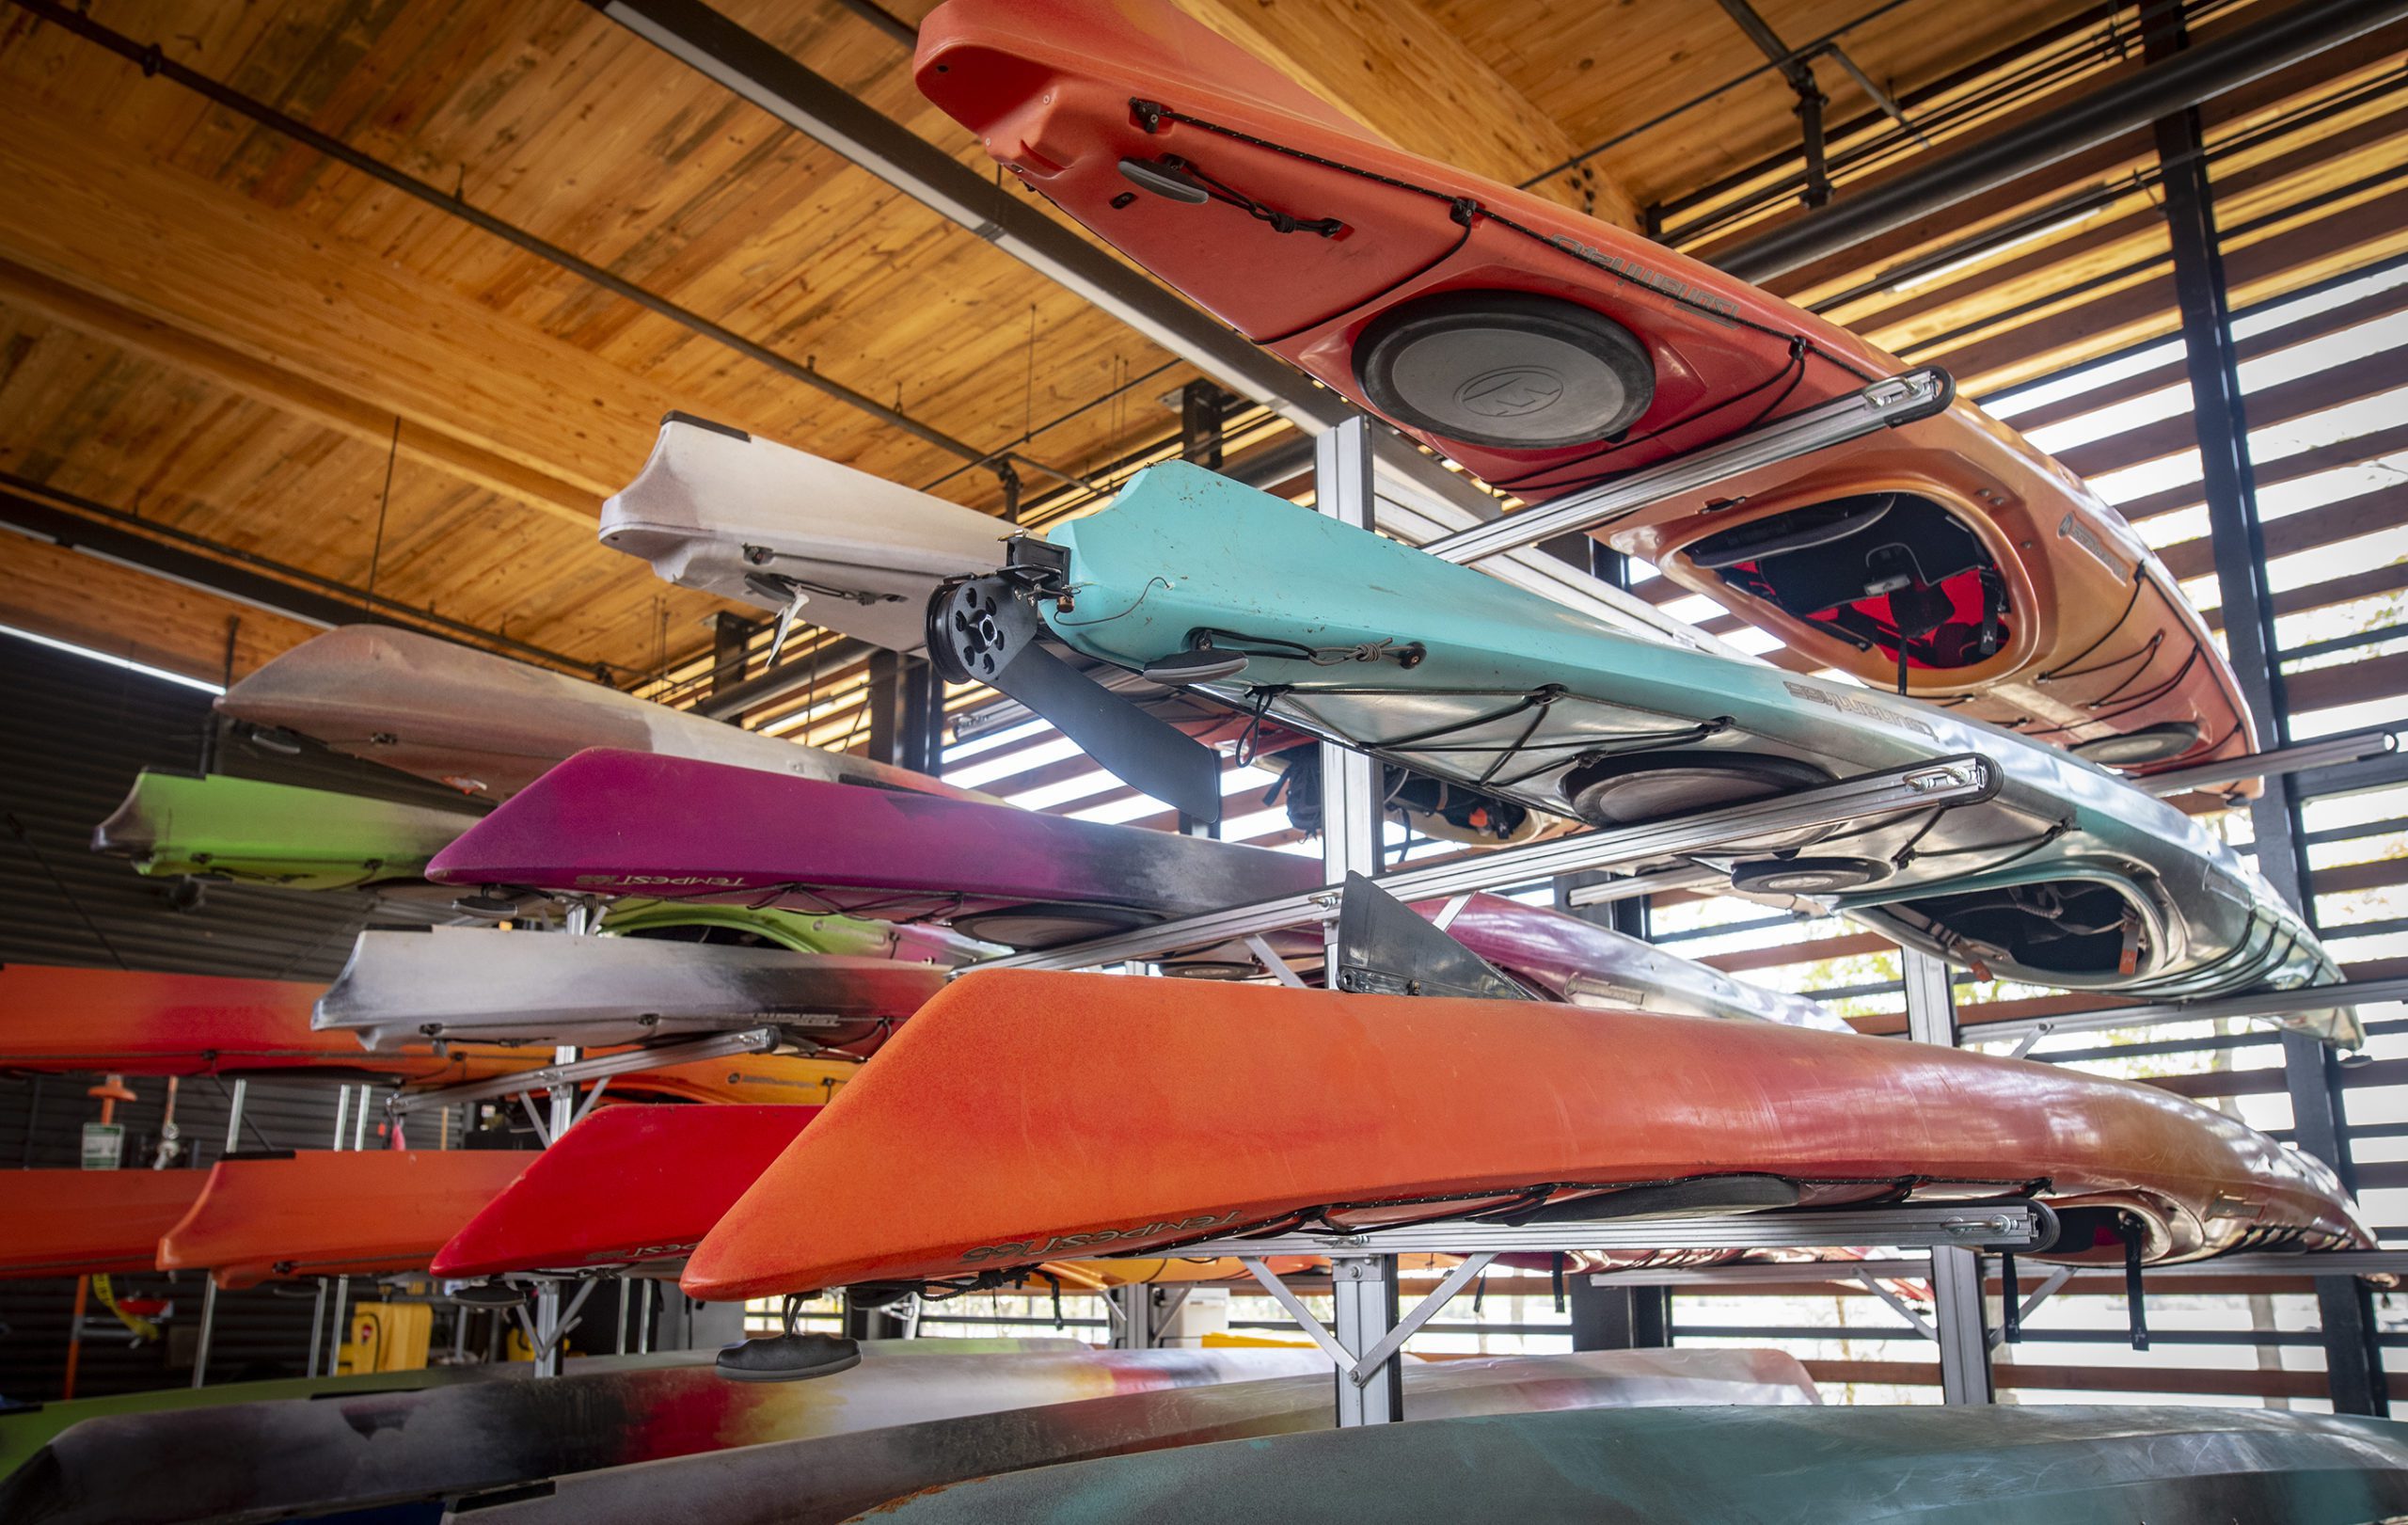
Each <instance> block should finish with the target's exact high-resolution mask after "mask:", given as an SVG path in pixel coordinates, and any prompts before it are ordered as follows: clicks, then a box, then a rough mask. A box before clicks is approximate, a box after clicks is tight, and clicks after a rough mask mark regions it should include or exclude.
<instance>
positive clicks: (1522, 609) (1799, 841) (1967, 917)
mask: <svg viewBox="0 0 2408 1525" xmlns="http://www.w3.org/2000/svg"><path fill="white" fill-rule="evenodd" d="M1053 539H1054V543H1055V544H1056V545H1057V546H1060V547H1062V548H1065V549H1067V551H1068V552H1069V564H1068V567H1067V571H1066V574H1065V575H1066V576H1067V577H1068V579H1069V583H1070V585H1072V586H1074V587H1075V588H1076V589H1077V590H1078V592H1077V595H1076V596H1075V597H1074V598H1073V600H1072V603H1073V609H1072V610H1071V611H1069V612H1064V611H1062V610H1060V609H1059V608H1058V602H1059V600H1055V599H1049V600H1046V601H1045V602H1043V603H1042V604H1041V605H1040V612H1041V613H1042V617H1043V618H1044V619H1045V620H1046V621H1047V622H1048V624H1049V626H1050V627H1052V629H1053V632H1054V635H1055V636H1057V637H1058V638H1059V639H1061V640H1062V641H1064V642H1066V643H1069V644H1070V645H1071V646H1073V647H1074V648H1076V649H1078V650H1080V651H1082V652H1084V653H1085V654H1086V655H1089V656H1093V657H1098V658H1101V659H1104V660H1107V661H1110V662H1113V663H1115V664H1116V665H1119V666H1125V667H1133V668H1139V669H1142V668H1144V667H1145V666H1147V665H1148V664H1149V663H1153V662H1158V661H1160V660H1162V659H1165V658H1167V657H1170V656H1173V655H1175V654H1178V653H1181V652H1185V651H1189V650H1191V649H1193V648H1194V645H1195V643H1196V642H1198V641H1202V640H1209V641H1210V642H1211V643H1212V644H1213V645H1214V646H1215V647H1216V648H1217V649H1221V650H1225V651H1231V652H1242V653H1248V654H1249V655H1248V657H1247V661H1246V665H1245V667H1244V670H1243V671H1242V672H1240V673H1238V674H1235V675H1230V676H1228V677H1224V678H1218V679H1215V680H1213V681H1212V682H1209V683H1206V684H1202V685H1199V687H1200V688H1203V689H1204V690H1206V691H1209V692H1211V693H1212V694H1213V695H1214V696H1215V697H1218V698H1220V699H1222V700H1224V701H1225V702H1228V703H1231V704H1234V705H1237V706H1239V707H1245V708H1248V709H1252V708H1254V707H1265V708H1266V710H1267V712H1268V713H1269V714H1270V715H1271V716H1272V717H1273V718H1275V719H1279V720H1282V721H1284V722H1286V723H1289V724H1291V725H1294V726H1296V727H1297V728H1298V729H1301V730H1307V731H1311V732H1313V733H1315V734H1318V735H1321V736H1323V737H1326V738H1330V739H1336V740H1339V741H1341V742H1343V743H1345V744H1348V745H1352V746H1355V747H1357V748H1359V749H1361V750H1365V751H1369V752H1371V753H1373V754H1374V755H1379V756H1381V757H1383V758H1385V759H1386V760H1388V761H1391V762H1395V763H1399V764H1402V765H1403V766H1405V767H1408V768H1414V769H1418V770H1422V771H1426V772H1430V773H1434V774H1435V775H1437V776H1440V777H1450V778H1458V779H1463V780H1465V782H1469V783H1472V784H1474V785H1475V786H1479V787H1483V788H1486V789H1489V790H1492V791H1494V792H1496V793H1498V794H1502V795H1505V796H1507V797H1508V798H1512V799H1515V800H1518V801H1520V802H1523V803H1525V804H1528V805H1530V806H1531V807H1533V808H1536V809H1541V810H1546V811H1550V812H1553V813H1557V814H1562V815H1571V816H1576V817H1580V818H1587V819H1590V820H1592V821H1596V822H1599V823H1622V822H1629V821H1634V820H1642V819H1660V818H1666V817H1669V816H1675V815H1680V814H1684V813H1686V812H1687V810H1694V809H1704V808H1709V807H1710V806H1712V805H1714V804H1718V803H1725V802H1735V801H1737V800H1744V799H1748V798H1758V797H1766V796H1769V795H1772V794H1779V793H1784V792H1790V791H1794V790H1796V789H1798V788H1803V787H1806V786H1812V785H1814V784H1818V783H1823V782H1829V781H1830V780H1833V779H1838V778H1846V777H1853V776H1857V775H1860V774H1865V773H1871V772H1877V771H1880V770H1888V769H1897V768H1909V767H1913V766H1916V765H1918V764H1928V763H1933V762H1936V761H1938V760H1941V759H1943V758H1947V757H1951V756H1960V755H1979V756H1981V757H1984V758H1987V759H1988V761H1989V762H1990V763H1991V764H1992V765H1994V770H1995V772H1996V773H1997V775H1998V778H1999V785H1998V787H1997V789H1996V791H1995V793H1994V794H1993V795H1991V796H1990V797H1989V798H1987V799H1983V800H1979V801H1974V802H1967V803H1964V804H1961V805H1957V806H1955V807H1951V808H1949V809H1946V810H1944V811H1938V812H1911V813H1909V814H1907V815H1904V816H1898V817H1893V818H1887V819H1883V820H1875V821H1870V822H1865V823H1862V824H1860V825H1857V826H1854V827H1850V828H1845V829H1841V830H1838V831H1835V832H1831V833H1828V834H1821V835H1818V836H1814V837H1807V838H1798V837H1792V838H1786V839H1781V840H1765V841H1759V842H1755V843H1748V844H1738V845H1735V846H1733V847H1731V848H1729V849H1726V850H1719V851H1718V852H1717V853H1714V854H1707V855H1705V859H1706V861H1708V862H1711V863H1714V864H1715V865H1716V866H1718V867H1720V868H1722V869H1723V870H1724V871H1726V872H1727V871H1730V870H1732V869H1733V868H1735V867H1737V866H1741V865H1742V864H1748V863H1753V864H1760V865H1763V866H1765V867H1766V870H1767V871H1768V872H1770V873H1771V874H1772V875H1774V876H1776V877H1775V878H1773V879H1770V880H1767V881H1766V882H1779V881H1778V878H1777V876H1778V874H1779V873H1780V872H1781V871H1782V870H1781V863H1782V860H1783V859H1784V858H1786V857H1788V856H1791V855H1798V856H1804V857H1819V856H1821V855H1825V854H1829V855H1832V856H1835V857H1837V858H1840V859H1841V860H1843V864H1842V866H1843V867H1844V868H1845V869H1846V871H1847V872H1846V878H1843V879H1839V880H1835V881H1833V882H1830V883H1829V884H1827V885H1825V886H1824V887H1822V888H1820V889H1818V890H1814V891H1803V892H1788V893H1810V894H1814V895H1815V896H1816V898H1817V899H1818V900H1821V901H1823V902H1824V903H1828V904H1830V905H1833V906H1836V908H1837V909H1839V910H1841V911H1844V912H1846V913H1851V914H1853V915H1855V916H1857V917H1858V918H1859V919H1861V920H1863V921H1865V922H1867V923H1868V924H1870V925H1872V926H1874V927H1875V928H1876V929H1878V930H1880V931H1882V932H1883V933H1884V934H1885V935H1888V936H1891V937H1892V938H1893V939H1894V940H1896V941H1899V942H1902V943H1906V944H1908V945H1912V946H1917V947H1921V948H1924V949H1925V950H1926V951H1930V952H1934V953H1938V954H1940V955H1941V956H1943V957H1949V958H1953V959H1954V960H1955V961H1957V962H1959V963H1966V964H1972V963H1980V964H1982V965H1984V966H1986V967H1987V968H1988V969H1990V970H1991V971H1993V972H1995V973H1996V974H1997V975H1998V976H2000V977H2008V978H2014V979H2020V980H2027V981H2030V982H2032V983H2036V984H2044V985H2054V986H2058V987H2061V988H2067V989H2079V990H2113V991H2126V992H2131V993H2133V994H2135V995H2147V996H2151V997H2155V998H2160V999H2181V998H2187V997H2194V996H2203V995H2212V994H2225V993H2238V992H2242V991H2247V990H2252V989H2260V988H2276V989H2284V988H2291V987H2297V986H2305V985H2311V984H2318V983H2330V982H2334V981H2336V980H2337V979H2338V977H2339V976H2338V971H2337V968H2336V967H2335V966H2334V965H2333V963H2332V961H2331V960H2330V959H2329V958H2328V957H2326V956H2325V954H2324V952H2323V950H2322V948H2321V945H2319V944H2318V943H2317V941H2316V939H2315V937H2314V935H2313V933H2311V932H2310V931H2309V929H2307V927H2306V925H2305V923H2304V922H2303V921H2301V920H2300V919H2299V917H2298V916H2297V915H2296V913H2293V912H2291V911H2290V910H2289V908H2288V907H2287V906H2286V905H2285V904H2284V903H2283V902H2282V900H2281V898H2279V897H2277V896H2276V895H2275V894H2274V893H2273V890H2272V889H2271V888H2270V887H2268V886H2267V884H2266V883H2265V882H2264V880H2263V879H2261V878H2260V877H2259V876H2258V875H2257V873H2256V872H2255V871H2254V870H2252V869H2250V868H2248V867H2247V866H2244V865H2242V862H2241V861H2240V860H2239V859H2238V858H2237V857H2236V856H2234V854H2233V852H2232V851H2231V850H2230V849H2229V848H2227V847H2226V846H2225V845H2224V844H2223V843H2221V842H2220V841H2217V840H2216V839H2214V838H2213V837H2211V836H2210V835H2209V834H2207V833H2206V832H2205V831H2204V830H2202V829H2201V828H2200V827H2199V826H2198V825H2196V824H2195V823H2194V822H2193V821H2192V820H2191V819H2190V818H2188V817H2186V816H2184V815H2183V814H2182V813H2181V812H2180V811H2178V810H2176V809H2175V808H2174V807H2172V806H2171V805H2168V804H2166V803H2165V802H2162V801H2159V800H2155V799H2152V798H2150V797H2149V796H2147V795H2145V794H2143V793H2141V792H2140V791H2139V790H2138V789H2136V788H2133V787H2132V786H2130V785H2129V784H2127V783H2125V782H2123V781H2122V780H2120V779H2118V778H2116V777H2115V776H2114V775H2113V774H2110V773H2108V772H2107V771H2105V770H2102V769H2099V768H2097V767H2094V766H2092V765H2090V764H2087V763H2085V762H2083V761H2082V760H2081V759H2079V758H2077V757H2073V756H2070V755H2067V754H2066V753H2065V752H2063V751H2061V750H2059V749H2057V748H2053V747H2048V746H2043V745H2040V744H2038V743H2036V742H2033V741H2029V740H2025V739H2022V738H2020V737H2019V736H2016V735H2014V734H2013V733H2010V732H2006V731H2002V730H1999V729H1997V728H1995V727H1991V726H1987V725H1982V724H1979V723H1973V722H1969V721H1965V720H1961V719H1959V718H1957V716H1955V715H1954V714H1952V713H1950V712H1948V711H1946V710H1941V709H1935V708H1933V707H1927V706H1924V705H1921V704H1917V703H1914V702H1912V701H1910V700H1905V699H1900V698H1896V697H1894V696H1891V695H1885V694H1880V693H1875V692H1870V691H1866V690H1863V689H1861V688H1856V687H1853V686H1848V685H1845V684H1840V683H1835V682H1826V681H1823V680H1819V679H1815V678H1810V677H1804V676H1800V675H1794V674H1788V673H1783V672H1780V671H1778V670H1776V669H1773V668H1769V667H1765V666H1762V665H1759V664H1754V663H1749V662H1741V661H1733V660H1729V659H1722V658H1719V657H1715V656H1712V655H1709V654H1706V653H1702V652H1694V651H1684V650H1679V649H1675V648H1671V647H1668V646H1661V645H1656V644H1651V643H1643V642H1639V641H1634V640H1631V639H1630V638H1628V637H1625V636H1623V635H1620V634H1618V633H1616V632H1614V631H1612V630H1610V629H1608V628H1607V627H1603V626H1601V625H1599V624H1597V623H1595V622H1593V621H1591V620H1588V619H1585V618H1584V617H1582V616H1580V615H1579V614H1577V613H1576V612H1572V611H1569V610H1566V609H1564V608H1562V607H1560V606H1558V605H1555V604H1551V603H1549V602H1547V601H1545V600H1544V599H1540V598H1537V597H1534V596H1530V595H1528V594H1525V593H1522V592H1521V591H1519V590H1517V589H1513V588H1511V587H1508V586H1506V585H1504V584H1502V583H1499V582H1497V581H1496V580H1493V579H1489V578H1485V577H1482V576H1481V575H1480V574H1479V573H1477V572H1475V571H1473V570H1471V569H1470V568H1467V567H1463V566H1457V565H1453V564H1449V563H1446V562H1441V561H1439V560H1437V559H1436V558H1434V557H1431V556H1427V555H1424V554H1422V553H1420V552H1418V551H1416V550H1414V549H1412V548H1409V547H1405V546H1401V545H1398V544H1396V543H1394V542H1392V541H1388V540H1386V539H1383V538H1382V537H1380V536H1378V535H1375V534H1372V533H1370V532H1365V531H1361V530H1357V529H1354V528H1352V527H1350V526H1347V525H1343V524H1340V523H1338V522H1337V521H1336V520H1334V519H1331V518H1329V517H1328V516H1323V515H1320V514H1315V513H1313V512H1311V511H1310V510H1307V509H1302V508H1298V507H1297V506H1296V505H1294V504H1292V503H1290V502H1287V501H1285V500H1280V499H1276V498H1274V497H1272V496H1270V495H1269V494H1266V493H1259V492H1255V491H1253V490H1252V489H1249V488H1245V487H1242V486H1240V485H1236V484H1234V483H1231V482H1228V480H1226V479H1224V478H1220V477H1217V476H1214V475H1212V473H1210V472H1206V471H1202V470H1199V469H1195V468H1193V467H1188V466H1186V465H1184V464H1182V463H1177V462H1173V463H1169V464H1166V465H1164V466H1158V467H1154V468H1151V469H1148V470H1147V471H1145V472H1143V473H1141V474H1140V475H1138V476H1137V477H1135V478H1133V480H1132V481H1131V483H1130V484H1129V485H1127V486H1126V487H1124V488H1123V489H1122V491H1121V493H1120V495H1119V497H1118V498H1117V500H1115V502H1114V504H1113V506H1112V507H1110V508H1109V509H1107V510H1105V511H1103V512H1102V513H1100V514H1097V515H1093V516H1088V517H1085V518H1083V519H1080V520H1078V521H1076V522H1074V523H1072V524H1069V525H1066V526H1062V527H1061V528H1059V529H1057V530H1056V531H1054V534H1053ZM1285 568H1292V569H1293V571H1292V573H1290V572H1286V571H1283V570H1282V569H1285ZM1087 607H1093V608H1101V609H1108V610H1115V611H1122V612H1121V613H1119V614H1117V616H1116V617H1115V618H1113V619H1110V620H1106V621H1096V620H1093V619H1092V618H1091V617H1090V616H1085V615H1082V614H1081V613H1080V612H1078V611H1079V610H1080V609H1082V608H1087ZM1299 650H1305V651H1309V652H1312V653H1314V654H1316V655H1321V656H1327V655H1328V654H1331V653H1339V654H1341V656H1340V657H1339V659H1332V660H1321V661H1316V660H1313V659H1308V658H1307V657H1300V656H1297V655H1294V653H1296V652H1297V651H1299ZM1355 653H1369V654H1371V655H1372V658H1373V659H1370V660H1363V659H1357V658H1356V657H1355V656H1354V655H1353V654H1355ZM1408 658H1409V660H1408ZM1964 897H1975V898H1974V899H1972V900H1967V899H1964ZM2287 1020H2289V1021H2290V1022H2291V1023H2292V1024H2294V1025H2300V1026H2303V1027H2306V1028H2309V1029H2311V1030H2315V1031H2318V1032H2320V1033H2322V1034H2324V1035H2326V1036H2329V1037H2332V1038H2334V1039H2336V1040H2339V1041H2345V1042H2347V1041H2354V1040H2355V1036H2356V1032H2357V1029H2356V1025H2355V1022H2354V1019H2353V1017H2352V1015H2351V1014H2350V1013H2348V1012H2346V1011H2338V1010H2335V1009H2331V1008H2325V1007H2318V1006H2316V1005H2314V1004H2312V997H2310V998H2304V1000H2303V1004H2302V1009H2301V1010H2300V1011H2298V1012H2296V1013H2293V1014H2291V1015H2290V1016H2289V1018H2288V1019H2287Z"/></svg>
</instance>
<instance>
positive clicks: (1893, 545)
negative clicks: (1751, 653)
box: [1680, 492, 2010, 672]
mask: <svg viewBox="0 0 2408 1525" xmlns="http://www.w3.org/2000/svg"><path fill="white" fill-rule="evenodd" d="M1680 554H1681V555H1683V556H1685V557H1687V560H1688V561H1689V563H1690V564H1692V565H1694V566H1696V567H1697V568H1698V569H1699V570H1700V571H1704V572H1711V573H1713V574H1715V575H1716V576H1717V577H1719V578H1720V579H1721V580H1723V581H1724V582H1725V583H1727V584H1728V585H1730V586H1731V587H1734V588H1736V589H1738V590H1739V591H1740V592H1742V593H1744V594H1747V595H1748V596H1751V597H1753V598H1759V599H1762V600H1764V601H1765V602H1766V603H1769V604H1772V605H1774V606H1776V607H1777V608H1779V609H1781V610H1782V612H1785V613H1787V614H1790V615H1792V616H1794V617H1796V618H1798V619H1801V620H1804V621H1805V622H1807V623H1808V624H1810V625H1812V626H1814V627H1816V628H1818V629H1821V630H1824V631H1827V632H1829V633H1830V634H1831V635H1833V636H1835V637H1837V638H1838V639H1839V640H1841V641H1844V642H1846V643H1848V644H1849V645H1852V646H1854V647H1856V648H1857V649H1858V650H1860V651H1875V650H1877V651H1880V652H1882V653H1883V654H1885V655H1886V656H1888V657H1889V658H1890V659H1891V660H1892V661H1893V662H1894V661H1899V660H1900V659H1901V657H1900V649H1901V647H1903V648H1904V658H1903V660H1904V662H1905V664H1906V665H1907V666H1909V667H1918V668H1925V669H1929V670H1933V671H1941V672H1945V671H1951V670H1954V669H1957V668H1964V667H1972V666H1974V665H1977V664H1978V663H1981V662H1984V661H1987V660H1988V659H1990V658H1992V657H1994V656H1996V655H1997V654H1998V652H1999V651H2000V650H2001V649H2002V648H2003V647H2004V644H2005V643H2006V640H2007V637H2008V635H2009V633H2010V631H2009V628H2008V623H2007V622H2008V616H2009V614H2010V611H2009V609H2008V607H2007V592H2006V579H2005V578H2004V575H2002V573H2001V572H2000V570H1999V566H1998V563H1997V561H1996V560H1995V559H1994V558H1993V557H1992V556H1991V555H1990V553H1989V549H1988V547H1987V546H1985V545H1984V544H1983V543H1982V538H1981V536H1980V535H1978V534H1976V533H1974V532H1973V530H1972V526H1970V525H1968V524H1966V523H1965V521H1964V520H1962V519H1960V518H1958V517H1957V516H1956V515H1955V514H1952V513H1950V512H1949V511H1948V509H1947V508H1945V507H1943V506H1942V505H1941V504H1940V503H1939V502H1937V501H1935V500H1932V499H1929V498H1925V497H1923V496H1921V495H1920V494H1916V493H1908V492H1877V493H1860V494H1855V495H1852V496H1849V497H1846V498H1835V499H1830V500H1825V501H1823V502H1817V503H1807V504H1804V505H1801V506H1799V507H1797V508H1791V509H1785V510H1783V511H1782V512H1780V513H1778V514H1769V515H1766V516H1763V517H1761V518H1754V519H1750V520H1749V521H1748V522H1747V523H1745V524H1737V525H1734V526H1732V527H1731V528H1730V529H1727V530H1722V531H1719V532H1716V533H1714V534H1710V535H1707V536H1705V537H1704V538H1703V539H1702V540H1697V541H1694V542H1692V543H1691V544H1689V545H1688V546H1687V548H1685V549H1684V550H1682V551H1681V552H1680Z"/></svg>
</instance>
